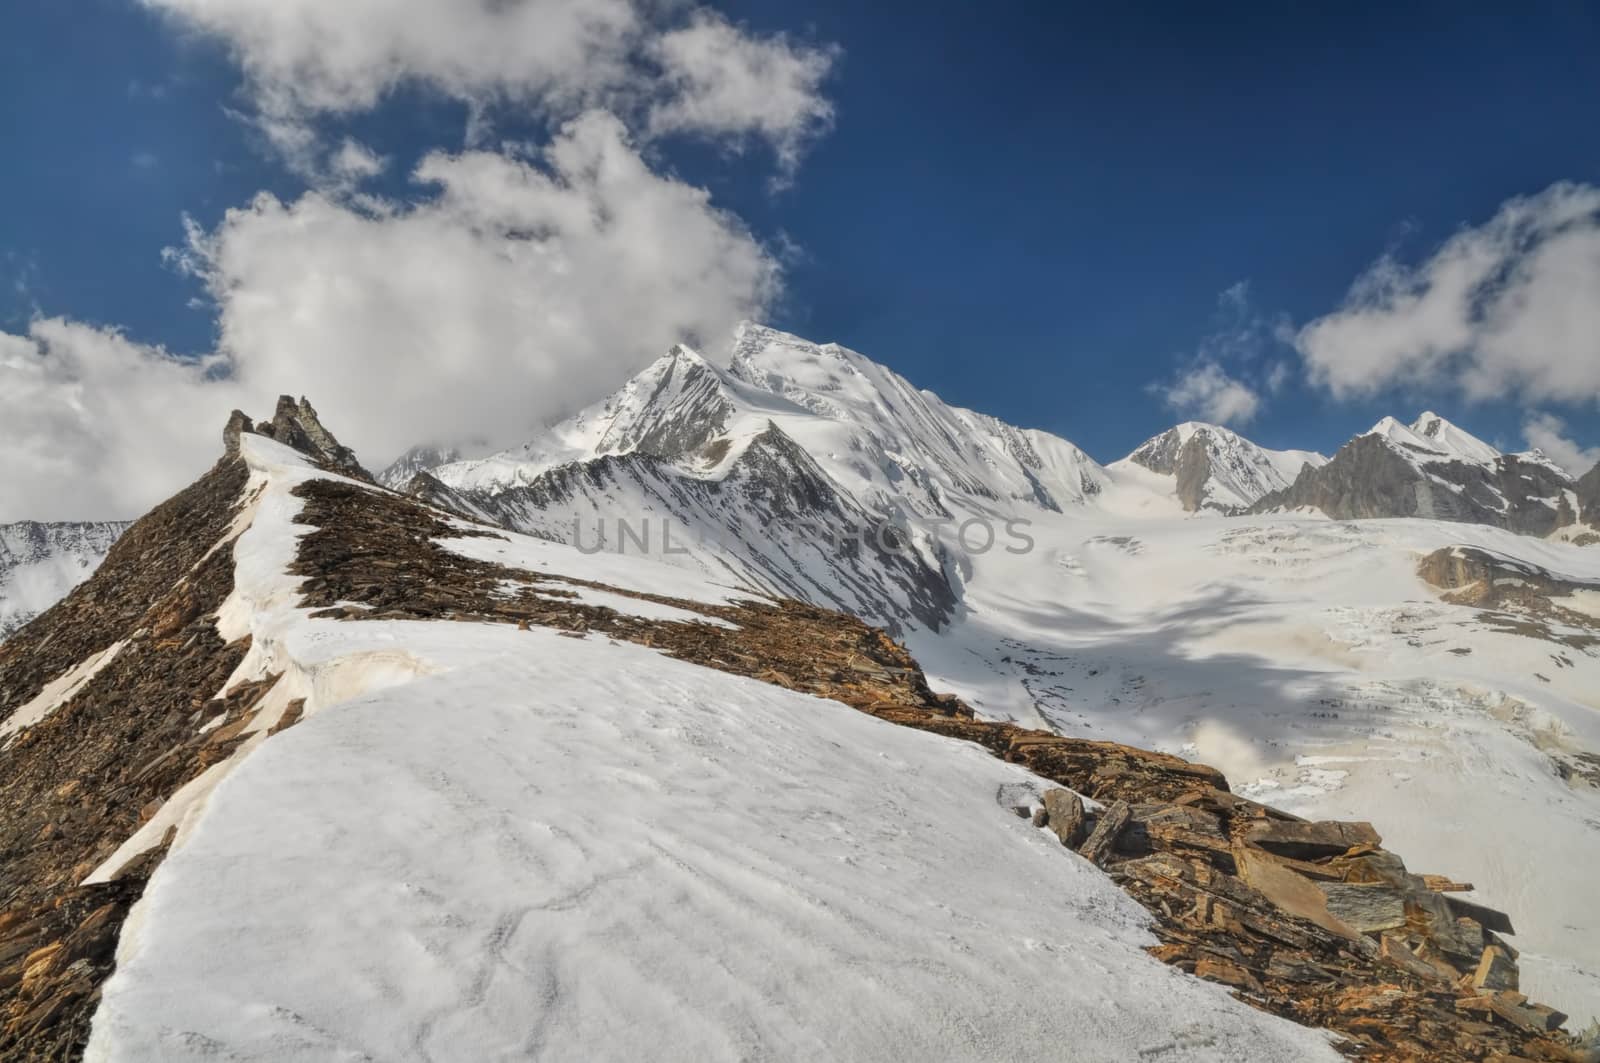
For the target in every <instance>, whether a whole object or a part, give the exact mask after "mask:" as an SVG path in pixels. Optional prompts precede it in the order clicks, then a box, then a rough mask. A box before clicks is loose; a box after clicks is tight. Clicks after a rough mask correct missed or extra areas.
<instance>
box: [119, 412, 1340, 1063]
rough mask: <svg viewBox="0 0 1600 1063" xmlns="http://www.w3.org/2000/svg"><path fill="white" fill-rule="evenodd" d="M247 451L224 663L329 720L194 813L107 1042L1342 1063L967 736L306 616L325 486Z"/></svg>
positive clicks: (471, 1051)
mask: <svg viewBox="0 0 1600 1063" xmlns="http://www.w3.org/2000/svg"><path fill="white" fill-rule="evenodd" d="M244 453H245V455H246V457H247V458H248V460H249V461H250V462H251V464H252V467H253V469H254V471H255V474H256V475H255V476H254V477H253V479H252V490H254V491H257V492H259V495H258V498H257V501H256V502H255V504H254V508H253V510H252V511H251V513H250V514H249V517H248V521H247V522H242V523H248V527H246V528H244V529H243V531H242V534H241V535H240V538H239V540H238V542H237V543H236V546H235V553H236V556H237V557H238V558H239V561H238V586H237V588H236V591H235V598H234V600H232V601H231V602H230V603H229V607H228V608H227V609H226V610H224V616H223V618H222V623H223V625H224V626H225V627H227V628H228V629H229V630H230V633H232V634H237V633H239V632H240V631H244V630H248V631H249V632H250V633H251V634H252V636H253V638H254V647H253V649H252V652H251V656H250V659H247V661H246V662H245V663H244V665H242V666H241V670H240V674H239V675H238V676H236V677H235V679H234V681H240V680H242V679H244V678H248V677H253V676H255V675H259V674H265V672H267V671H282V672H283V673H284V675H285V680H284V683H285V684H286V685H287V688H288V689H292V690H294V691H297V692H298V694H297V696H306V697H307V698H308V701H307V705H306V712H307V715H306V718H305V719H304V720H303V721H302V722H301V723H299V724H298V725H296V726H295V727H294V728H292V729H290V730H288V731H286V732H284V733H283V734H281V735H279V736H278V737H276V738H275V739H274V740H273V741H272V742H270V743H266V744H264V745H260V746H259V748H254V747H249V748H250V750H251V751H250V752H249V755H248V756H245V755H243V754H241V756H240V757H238V758H236V761H235V762H230V763H229V764H228V765H227V768H228V770H227V771H226V772H224V773H223V774H222V777H221V778H220V779H219V780H213V782H212V783H211V784H210V785H209V786H208V788H207V792H206V793H205V794H203V795H201V796H200V797H199V798H198V799H195V800H193V801H189V802H179V803H180V804H181V805H182V807H183V809H184V812H183V822H182V825H181V827H180V831H179V840H178V842H177V844H176V845H175V846H174V848H173V850H172V851H171V853H170V854H169V856H168V857H167V859H166V860H165V861H164V862H163V863H162V865H161V866H160V868H159V869H158V871H157V873H156V875H155V877H154V879H153V880H152V882H151V884H150V887H149V888H148V890H147V891H146V893H145V896H144V898H143V899H142V900H141V902H140V903H139V905H138V907H137V908H136V909H135V911H134V913H133V915H132V916H131V917H130V920H129V923H128V924H127V927H126V929H125V932H124V935H123V938H122V941H121V943H120V945H119V952H118V968H117V972H116V974H115V975H114V976H113V977H112V979H111V980H110V981H109V982H108V983H107V984H106V986H105V989H104V995H103V1001H102V1004H101V1007H100V1010H99V1012H98V1013H97V1015H96V1017H95V1023H94V1030H93V1034H92V1038H91V1043H90V1047H89V1058H91V1059H99V1060H212V1059H229V1060H249V1059H259V1060H279V1059H285V1058H294V1059H320V1060H358V1059H360V1060H366V1059H377V1060H425V1059H451V1060H454V1059H472V1060H493V1059H528V1058H540V1059H585V1060H608V1059H619V1060H620V1059H640V1058H649V1059H684V1060H689V1059H693V1060H706V1059H729V1060H732V1059H740V1060H745V1059H817V1058H824V1059H826V1058H834V1059H852V1060H854V1059H860V1060H868V1059H870V1060H890V1059H903V1060H919V1061H920V1060H926V1059H935V1058H936V1059H971V1060H992V1059H1010V1060H1028V1059H1041V1060H1043V1059H1050V1060H1062V1059H1067V1060H1084V1061H1091V1060H1095V1061H1098V1060H1106V1061H1111V1060H1128V1059H1158V1060H1216V1061H1225V1060H1237V1059H1251V1060H1284V1061H1300V1060H1316V1059H1326V1060H1334V1059H1337V1058H1338V1057H1337V1056H1336V1055H1335V1054H1334V1053H1333V1051H1332V1050H1331V1049H1330V1048H1329V1047H1328V1044H1327V1041H1326V1038H1325V1036H1324V1035H1323V1034H1321V1033H1319V1032H1317V1031H1312V1030H1307V1029H1303V1028H1300V1027H1297V1026H1294V1025H1292V1024H1289V1023H1287V1022H1284V1021H1281V1020H1278V1019H1275V1018H1273V1017H1271V1016H1268V1015H1265V1014H1262V1013H1260V1012H1257V1011H1255V1010H1254V1009H1251V1008H1249V1007H1248V1006H1246V1005H1244V1004H1241V1003H1239V1002H1237V1001H1234V1000H1233V999H1232V998H1230V997H1229V996H1228V995H1227V993H1226V991H1225V990H1224V989H1222V988H1221V987H1218V986H1215V985H1210V984H1207V983H1204V982H1201V981H1199V980H1197V979H1194V978H1191V977H1189V976H1186V975H1184V974H1182V973H1181V972H1179V971H1177V970H1175V969H1173V968H1169V967H1166V966H1164V965H1163V964H1161V963H1159V962H1157V961H1156V960H1155V959H1153V958H1151V957H1150V956H1148V955H1147V954H1146V953H1145V952H1144V951H1143V949H1144V947H1146V946H1148V945H1151V944H1154V942H1155V939H1154V937H1153V936H1152V935H1151V934H1150V932H1149V930H1148V917H1147V915H1146V914H1145V913H1144V912H1143V910H1142V909H1140V908H1139V907H1138V905H1137V904H1136V903H1135V902H1134V901H1133V900H1131V899H1130V898H1129V897H1127V896H1126V895H1125V894H1124V893H1123V892H1122V891H1121V890H1120V889H1119V888H1118V887H1116V886H1115V885H1114V884H1113V883H1112V882H1111V881H1110V880H1109V879H1108V878H1106V877H1105V876H1104V875H1103V874H1101V873H1100V872H1099V871H1097V870H1096V869H1094V868H1093V867H1092V866H1091V865H1089V864H1088V863H1087V862H1085V861H1083V860H1082V859H1081V858H1079V857H1078V856H1076V855H1075V854H1073V853H1071V852H1069V851H1067V850H1066V849H1064V848H1063V847H1062V846H1061V845H1060V844H1059V842H1057V841H1056V839H1055V837H1054V836H1053V835H1051V834H1050V833H1048V832H1047V831H1043V830H1037V829H1035V828H1033V827H1032V826H1031V825H1030V824H1029V823H1027V822H1026V821H1024V820H1022V819H1019V818H1017V817H1016V816H1015V814H1014V813H1013V812H1012V811H1011V806H1012V805H1015V804H1017V803H1019V802H1021V801H1025V800H1026V798H1027V794H1028V793H1029V792H1030V791H1031V790H1033V788H1034V787H1035V780H1033V778H1032V777H1031V776H1029V775H1028V774H1027V773H1025V772H1023V771H1021V770H1020V769H1018V768H1016V767H1014V766H1011V765H1007V764H1004V763H1001V762H999V761H997V760H995V759H994V758H993V757H991V756H990V755H988V754H987V753H986V752H984V751H982V750H980V749H979V748H977V747H975V746H968V745H965V744H962V743H957V742H952V741H949V740H945V739H941V738H938V737H936V736H933V735H928V734H924V733H921V732H916V731H912V730H909V729H904V728H899V727H896V726H894V725H891V724H888V723H884V722H882V721H879V720H876V719H873V718H871V717H868V716H865V715H863V714H861V713H858V712H855V711H854V710H851V709H849V708H846V707H845V706H842V705H839V704H836V703H833V702H828V701H823V700H820V699H817V698H813V697H809V696H805V695H801V694H797V693H793V692H790V691H786V690H782V689H779V688H776V687H772V686H767V685H764V684H761V683H757V682H755V681H751V680H745V679H740V678H737V677H733V676H729V675H726V674H723V673H720V672H715V671H710V670H707V669H704V668H700V667H698V666H695V665H691V664H687V663H684V662H679V661H674V660H670V659H667V658H664V657H661V656H660V655H658V654H657V653H655V652H654V651H652V650H649V649H645V648H642V647H638V646H634V645H622V644H614V643H611V642H610V641H609V640H606V639H604V638H600V637H596V636H591V637H590V638H588V639H574V638H569V637H565V636H562V635H558V634H556V633H554V632H550V631H546V630H539V629H535V630H532V631H518V630H516V629H514V628H510V627H506V626H496V625H479V624H462V623H450V622H435V623H421V622H363V623H339V622H336V621H327V620H320V621H314V620H310V619H308V618H307V617H305V616H304V615H303V613H302V612H301V611H300V610H298V609H297V608H295V606H294V596H293V594H292V593H291V591H292V587H293V581H292V580H291V579H290V578H289V577H287V576H286V575H285V574H284V572H283V565H284V564H286V563H287V559H288V558H290V557H292V555H293V543H294V537H295V536H296V535H297V534H300V533H301V532H303V531H304V529H303V528H300V527H297V526H295V525H292V524H291V523H290V520H291V518H292V516H293V514H294V512H295V508H296V507H295V506H294V502H295V501H296V500H294V499H292V498H291V497H289V495H288V491H289V490H290V489H292V487H293V486H294V485H295V484H296V483H297V482H299V481H301V480H303V479H304V478H306V477H308V476H311V475H314V474H313V473H312V472H311V471H310V470H309V469H307V468H306V467H305V466H304V464H303V463H302V462H300V460H299V459H298V458H297V457H296V456H295V455H293V454H292V452H289V451H287V450H286V449H285V448H282V447H279V446H277V445H276V444H272V443H270V442H269V441H265V440H261V439H259V438H256V437H249V436H247V437H245V444H244ZM316 475H320V474H316ZM481 542H487V543H490V544H491V545H493V543H492V541H488V540H485V541H481ZM507 542H508V543H509V544H510V545H509V547H508V549H509V550H511V551H512V552H518V551H527V552H528V554H529V555H534V554H541V555H543V556H545V557H546V558H547V559H549V560H550V562H551V567H552V568H555V566H556V561H557V558H558V557H559V558H561V559H562V560H570V561H571V566H570V568H569V569H568V570H567V571H566V572H564V573H563V574H568V575H573V576H577V577H580V578H597V577H594V576H592V575H591V573H590V571H586V570H585V567H584V566H585V564H586V562H587V561H588V559H586V558H584V557H583V556H582V555H580V554H578V553H577V552H575V551H570V552H563V551H562V548H560V547H551V546H549V544H543V543H536V542H535V541H533V540H522V539H520V538H518V537H509V538H508V540H507ZM614 560H615V559H601V560H599V561H596V562H595V564H596V565H609V564H611V563H612V562H613V561H614ZM661 572H662V573H665V575H662V576H661V577H660V578H661V579H662V580H663V581H665V582H667V583H677V584H680V585H681V581H682V579H683V574H682V573H680V572H674V571H672V570H667V569H661ZM642 589H646V590H651V589H655V588H654V587H645V588H642ZM699 593H700V597H699V600H704V601H715V600H719V598H720V596H722V595H724V594H727V593H728V591H727V590H726V588H717V587H714V586H712V585H704V586H703V587H702V588H700V592H699ZM686 597H691V598H693V597H696V595H686ZM266 715H268V716H270V713H269V714H266ZM180 796H181V795H180ZM177 801H178V799H177V798H175V799H174V802H177ZM174 802H169V804H172V803H174Z"/></svg>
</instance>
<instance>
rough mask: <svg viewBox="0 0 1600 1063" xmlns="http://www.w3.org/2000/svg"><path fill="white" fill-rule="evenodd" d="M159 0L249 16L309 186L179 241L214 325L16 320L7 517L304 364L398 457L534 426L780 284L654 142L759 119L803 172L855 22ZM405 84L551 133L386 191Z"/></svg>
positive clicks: (91, 502)
mask: <svg viewBox="0 0 1600 1063" xmlns="http://www.w3.org/2000/svg"><path fill="white" fill-rule="evenodd" d="M143 2H144V3H145V4H146V6H148V7H150V8H152V9H155V10H158V11H160V12H162V13H164V14H166V15H167V16H169V17H170V18H171V19H172V20H173V22H174V24H176V25H178V26H180V27H181V28H183V29H184V30H186V31H191V32H193V33H195V34H198V35H200V36H202V37H205V38H211V39H217V40H220V41H222V42H223V43H224V44H225V45H226V47H227V48H228V49H229V50H230V52H231V53H232V55H233V56H234V57H235V58H236V60H237V62H238V64H239V66H240V69H241V71H242V73H243V77H244V86H245V99H246V101H247V104H246V106H247V107H248V108H249V110H250V114H251V117H252V120H253V121H254V123H255V124H256V125H257V126H258V127H259V128H261V129H263V130H265V131H266V132H267V133H268V135H269V136H270V137H271V138H272V141H273V143H274V144H275V145H276V147H277V148H278V150H279V151H280V152H282V153H283V155H284V157H285V158H286V159H287V160H289V161H290V163H291V165H292V166H293V168H294V169H295V170H296V171H297V172H298V173H300V174H301V175H302V176H303V177H305V178H306V185H307V189H306V191H304V192H303V193H301V194H299V195H298V196H288V197H280V196H274V195H270V194H266V193H262V194H259V195H258V196H256V197H255V198H254V199H253V200H252V201H250V202H249V203H246V204H243V205H240V206H238V207H236V208H234V209H232V210H230V211H228V212H227V214H226V215H225V216H224V217H223V218H222V220H221V221H220V222H218V223H216V225H215V226H214V227H212V228H210V229H206V228H202V227H201V226H199V225H198V224H196V223H194V222H192V221H190V222H188V223H187V237H186V240H185V241H184V243H183V245H182V246H180V247H178V248H175V249H172V250H170V251H169V253H168V254H169V258H170V260H171V261H172V262H174V263H175V264H176V265H177V266H178V267H179V268H180V269H182V270H184V271H187V272H188V273H190V274H191V275H193V276H194V277H196V278H198V279H199V280H200V282H201V283H202V284H203V285H204V287H205V290H206V293H207V294H208V296H209V300H210V302H211V304H213V305H214V308H215V311H216V314H217V325H218V335H219V342H218V346H217V350H216V352H215V353H213V354H210V355H207V356H205V357H203V358H200V359H185V358H178V357H174V356H172V355H171V354H169V353H168V352H166V351H164V350H162V349H160V348H158V347H151V346H146V345H142V344H139V343H136V342H133V341H131V340H129V339H127V338H125V337H123V336H122V335H121V334H119V333H118V332H117V331H115V330H105V329H96V328H91V327H88V326H84V325H78V324H73V323H71V322H69V321H66V320H62V319H59V318H46V317H44V316H43V315H42V314H39V313H38V312H37V311H36V314H35V320H34V321H33V322H32V324H31V325H26V326H18V325H12V326H10V328H11V331H10V333H3V332H0V358H3V361H0V376H3V381H0V461H3V468H4V469H5V480H4V489H3V490H0V519H16V518H25V517H34V518H41V517H66V516H76V517H125V516H134V515H137V514H138V513H140V512H142V511H143V510H144V509H146V508H148V506H150V505H151V504H153V503H154V502H156V501H158V500H159V499H160V498H162V497H163V496H164V495H166V494H168V493H170V492H171V491H172V490H174V489H176V488H178V487H180V486H182V484H184V483H185V482H187V481H188V480H189V479H191V478H192V477H193V476H194V474H195V473H196V472H197V471H199V470H200V469H202V468H204V467H205V466H206V465H207V464H208V463H209V462H210V461H212V460H213V459H214V457H215V455H216V453H217V450H218V445H219V444H218V437H217V433H218V431H219V429H220V426H221V424H222V423H223V420H224V419H225V418H226V415H227V412H228V410H229V409H230V408H233V407H236V406H237V407H239V408H241V409H244V410H246V411H247V412H251V413H254V414H258V415H259V414H263V413H265V412H266V411H268V410H270V409H271V404H272V401H273V399H274V397H275V396H276V395H277V394H279V393H281V392H288V393H295V394H305V395H307V396H308V397H310V398H311V399H312V400H313V401H314V402H315V403H316V404H317V406H318V409H319V411H321V412H322V413H323V414H324V415H325V416H326V417H327V419H328V422H329V424H330V426H331V427H332V428H333V429H334V431H335V432H337V433H338V434H339V435H340V436H341V437H342V438H343V439H344V440H345V441H346V442H347V443H349V444H350V445H351V446H353V447H355V448H356V450H357V452H358V453H359V454H360V455H361V456H362V457H363V459H364V460H366V461H367V462H368V463H369V464H373V465H381V464H382V463H383V462H385V461H387V460H388V459H389V458H391V457H393V456H395V455H396V454H397V453H399V452H400V451H402V450H403V449H405V448H406V447H408V446H410V445H413V444H416V443H418V442H440V443H475V444H478V445H482V446H509V445H512V444H515V443H519V442H522V441H524V440H526V439H527V438H528V437H529V436H530V435H531V434H533V433H534V432H536V431H537V430H538V429H539V428H540V427H541V426H542V424H544V423H547V422H548V421H550V420H551V419H553V418H556V417H558V416H561V415H564V414H566V413H569V412H571V411H572V410H573V409H574V408H576V407H577V406H578V405H580V404H582V403H584V402H587V401H590V400H593V399H596V398H598V397H600V396H601V395H603V394H604V393H605V392H606V391H609V390H610V389H612V388H614V387H615V386H616V385H617V384H619V383H620V382H621V381H622V380H623V379H624V378H625V377H626V376H627V375H629V374H630V373H632V372H634V371H636V370H637V369H639V368H642V367H643V366H644V365H645V364H646V363H648V361H650V360H651V359H652V358H654V357H656V356H658V355H660V354H661V353H663V352H664V351H665V350H666V349H667V348H668V347H669V346H670V345H671V344H673V343H674V342H679V341H687V342H690V343H717V342H722V341H723V340H724V338H725V337H726V336H728V335H729V334H730V332H731V330H732V328H733V327H734V325H735V324H736V323H737V322H738V321H739V320H740V319H742V318H746V317H760V316H762V315H763V313H764V311H765V310H766V309H767V308H768V307H769V306H770V305H771V303H772V302H773V301H774V300H775V299H776V298H777V297H778V295H779V294H780V290H781V281H782V270H781V265H780V259H781V256H780V255H778V254H775V253H774V252H772V251H771V250H769V248H768V247H767V246H765V245H764V244H763V243H762V242H761V241H760V240H759V239H758V238H757V237H756V236H755V235H754V234H752V233H751V232H750V230H749V229H748V228H747V227H746V226H745V225H744V224H743V222H741V221H740V220H739V219H738V218H737V217H735V216H733V215H731V214H729V213H727V212H726V211H724V210H722V209H720V208H718V207H717V206H716V205H715V204H713V203H712V201H711V198H710V195H709V193H708V192H706V191H705V190H704V189H702V188H698V187H695V186H692V185H690V184H687V183H685V182H683V181H681V180H678V179H676V178H674V177H672V176H670V175H666V174H663V173H660V172H657V171H656V170H654V169H652V167H651V166H650V165H649V164H648V162H647V155H648V152H649V150H650V144H649V141H650V140H651V138H655V137H662V136H667V135H671V134H685V135H695V136H701V137H712V138H717V139H720V140H722V141H724V142H725V143H727V144H729V145H732V146H735V147H743V146H744V145H745V144H746V143H747V142H748V141H749V140H751V139H752V138H753V139H756V140H759V141H761V142H762V143H765V144H768V145H770V146H771V147H772V149H773V150H774V151H775V153H776V155H777V157H778V159H779V162H780V172H782V173H784V174H787V173H789V172H790V171H791V170H792V167H793V166H794V164H795V163H796V161H797V160H798V159H799V157H800V154H801V153H802V151H803V149H804V147H805V146H806V145H807V144H808V143H809V142H810V140H811V139H812V138H813V137H815V136H816V135H818V134H819V133H820V132H822V131H824V130H825V129H826V128H827V126H828V124H829V122H830V121H831V116H832V111H831V108H830V106H829V105H828V103H827V101H826V100H825V99H824V98H823V97H822V95H821V85H822V82H823V81H824V80H825V78H826V76H827V74H828V71H829V69H830V68H831V65H832V63H833V62H834V59H835V53H834V51H833V50H832V49H828V48H818V47H811V46H807V45H804V44H800V43H796V42H795V41H793V40H791V39H789V38H787V37H784V36H759V35H755V34H752V33H749V32H748V31H746V30H744V29H742V28H740V27H738V26H735V25H734V24H732V23H730V22H728V21H727V20H726V19H724V18H723V17H722V16H720V15H717V14H714V13H712V12H710V11H709V10H706V9H702V8H699V7H696V6H695V5H694V4H693V3H692V0H669V2H666V3H662V2H659V0H340V2H338V3H328V2H325V0H230V2H228V3H216V2H214V0H143ZM402 87H404V88H408V89H414V90H420V91H423V92H427V93H433V94H438V95H442V96H444V97H447V98H449V99H453V100H456V101H459V102H462V103H464V104H466V105H467V109H468V114H469V118H468V122H467V126H466V128H465V129H464V130H463V133H464V134H465V135H464V138H463V139H464V141H465V142H466V143H468V144H472V145H483V144H486V143H487V135H486V134H485V133H484V131H485V130H486V129H487V128H489V126H490V124H491V122H492V120H493V119H492V114H493V113H494V112H495V111H496V109H498V108H517V109H519V115H520V116H521V117H522V118H530V117H531V118H533V119H536V120H537V121H535V122H533V123H527V122H524V123H522V124H523V126H524V127H526V126H527V125H529V124H532V125H535V126H538V127H541V128H548V129H551V130H553V132H551V133H550V134H548V139H547V140H541V142H540V143H539V144H504V143H502V144H500V145H499V146H497V147H495V148H494V149H493V150H464V151H434V152H432V153H429V154H427V155H425V156H424V157H423V158H422V160H421V161H420V163H418V164H417V165H416V166H415V168H414V170H413V171H412V173H411V178H412V180H413V183H414V186H415V190H414V192H413V193H412V194H409V195H406V196H403V197H394V198H386V197H384V196H380V195H378V194H375V193H373V192H370V191H366V189H370V188H371V187H372V186H371V185H370V184H369V182H370V181H371V179H372V178H375V177H377V176H379V175H380V174H383V173H385V172H386V171H387V170H388V168H389V167H390V166H391V165H392V160H391V159H390V158H388V157H386V156H384V155H382V154H380V152H379V151H378V150H375V149H374V148H373V147H372V146H369V145H368V144H367V143H364V142H362V141H359V140H356V139H354V138H353V137H352V136H350V135H349V131H350V130H351V129H352V128H353V127H354V125H355V123H354V122H353V121H352V119H354V118H355V117H356V116H358V115H361V114H363V113H365V112H368V111H371V110H373V109H374V108H375V107H377V106H378V105H380V104H381V103H382V102H383V101H384V100H385V99H387V98H388V97H389V96H390V95H391V94H392V93H393V92H395V91H396V90H397V89H400V88H402ZM368 128H369V129H370V128H371V127H370V126H369V127H368ZM641 141H644V142H645V143H643V145H642V146H641Z"/></svg>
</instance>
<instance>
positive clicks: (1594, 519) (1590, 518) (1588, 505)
mask: <svg viewBox="0 0 1600 1063" xmlns="http://www.w3.org/2000/svg"><path fill="white" fill-rule="evenodd" d="M1576 494H1577V499H1578V515H1579V518H1580V519H1581V520H1582V521H1583V522H1584V523H1585V524H1588V525H1589V526H1590V527H1592V528H1600V465H1596V466H1595V467H1594V468H1592V469H1590V470H1589V471H1588V472H1586V473H1584V474H1583V475H1582V476H1581V477H1579V479H1578V483H1577V486H1576Z"/></svg>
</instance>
